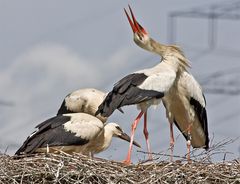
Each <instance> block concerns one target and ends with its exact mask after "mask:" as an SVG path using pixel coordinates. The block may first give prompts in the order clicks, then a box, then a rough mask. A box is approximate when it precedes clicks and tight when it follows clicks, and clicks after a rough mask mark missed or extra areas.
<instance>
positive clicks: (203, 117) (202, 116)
mask: <svg viewBox="0 0 240 184" xmlns="http://www.w3.org/2000/svg"><path fill="white" fill-rule="evenodd" d="M203 97H204V100H205V96H204V95H203ZM205 103H206V100H205ZM190 104H191V105H192V106H193V107H194V110H195V112H196V114H197V116H198V119H199V121H200V123H201V126H202V129H203V131H204V134H205V136H206V141H205V149H206V150H207V149H208V148H209V137H208V120H207V111H206V108H205V107H203V106H202V105H201V104H200V103H199V102H198V101H197V100H195V99H194V98H191V99H190Z"/></svg>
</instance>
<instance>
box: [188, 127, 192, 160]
mask: <svg viewBox="0 0 240 184" xmlns="http://www.w3.org/2000/svg"><path fill="white" fill-rule="evenodd" d="M191 129H192V124H190V125H189V126H188V130H187V132H188V140H187V159H188V161H190V149H191Z"/></svg>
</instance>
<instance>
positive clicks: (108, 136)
mask: <svg viewBox="0 0 240 184" xmlns="http://www.w3.org/2000/svg"><path fill="white" fill-rule="evenodd" d="M103 135H104V136H103V137H104V138H103V139H104V141H103V144H102V149H103V150H105V149H107V148H108V147H109V146H110V144H111V142H112V137H113V131H112V129H109V128H108V126H107V125H106V126H105V127H104V133H103Z"/></svg>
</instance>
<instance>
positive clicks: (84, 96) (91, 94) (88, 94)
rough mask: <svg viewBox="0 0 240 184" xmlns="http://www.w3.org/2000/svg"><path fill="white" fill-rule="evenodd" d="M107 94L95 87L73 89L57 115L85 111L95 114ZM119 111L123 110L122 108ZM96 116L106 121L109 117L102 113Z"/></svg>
mask: <svg viewBox="0 0 240 184" xmlns="http://www.w3.org/2000/svg"><path fill="white" fill-rule="evenodd" d="M105 96H106V93H104V92H102V91H100V90H98V89H95V88H83V89H79V90H76V91H73V92H72V93H70V94H68V95H67V96H66V97H65V98H64V100H63V102H62V104H61V107H60V108H59V110H58V112H57V115H60V114H66V113H79V112H83V113H87V114H90V115H92V116H95V113H96V111H97V109H98V106H99V105H100V104H101V103H102V102H103V100H104V98H105ZM119 111H121V112H122V110H121V109H119ZM96 117H97V118H98V119H100V120H101V121H102V122H104V123H105V122H106V121H107V118H106V117H103V116H101V115H100V114H99V115H97V116H96Z"/></svg>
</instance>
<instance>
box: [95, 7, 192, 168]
mask: <svg viewBox="0 0 240 184" xmlns="http://www.w3.org/2000/svg"><path fill="white" fill-rule="evenodd" d="M125 12H126V10H125ZM126 14H127V12H126ZM127 16H128V14H127ZM132 17H133V22H132V21H131V19H130V18H129V16H128V19H129V23H130V25H131V27H132V29H133V32H134V39H135V40H137V41H140V44H141V45H142V46H143V47H147V49H148V50H151V51H152V52H154V53H161V55H162V56H163V57H162V61H161V62H160V63H159V64H157V65H156V66H154V67H152V68H148V69H144V70H140V71H137V72H134V73H132V74H130V75H127V76H126V77H124V78H123V79H121V80H120V81H118V82H117V83H116V84H115V85H114V87H113V89H112V91H111V92H109V93H108V95H107V96H106V98H105V99H104V101H103V103H102V104H101V105H100V106H99V107H98V111H97V112H96V114H98V113H101V115H102V116H105V117H108V116H110V115H111V114H112V113H113V111H114V110H115V109H117V108H120V107H122V106H125V105H132V104H136V105H137V106H138V108H139V109H140V110H141V111H140V113H139V114H138V116H137V117H136V119H135V121H134V122H133V124H132V132H131V142H130V145H129V150H128V154H127V158H126V160H125V161H124V162H125V163H126V164H130V162H131V151H132V140H133V137H134V133H135V129H136V127H137V125H138V123H139V120H140V119H141V117H142V115H143V114H144V130H143V132H144V135H145V139H146V142H147V148H148V153H149V158H150V159H151V158H152V157H151V154H150V152H151V151H150V144H149V140H148V131H147V109H148V107H150V106H151V105H158V104H159V103H160V101H161V99H162V98H163V97H165V96H167V95H168V93H169V92H170V91H174V90H176V88H177V86H176V81H177V80H178V78H179V76H180V75H181V73H182V72H184V71H186V70H187V68H188V67H189V63H188V61H187V60H186V59H185V57H184V56H183V55H182V54H181V52H178V48H177V47H172V46H171V47H170V46H165V45H162V44H160V43H158V42H156V41H154V40H153V39H151V38H150V37H148V36H145V35H147V32H146V31H145V30H144V29H143V27H142V26H140V25H139V24H138V23H137V21H136V20H135V17H134V15H133V14H132ZM173 51H176V52H173Z"/></svg>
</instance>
